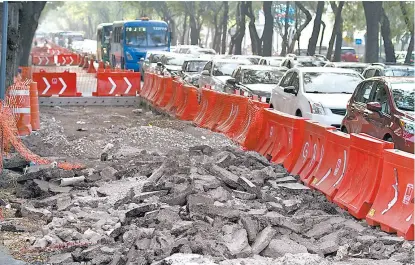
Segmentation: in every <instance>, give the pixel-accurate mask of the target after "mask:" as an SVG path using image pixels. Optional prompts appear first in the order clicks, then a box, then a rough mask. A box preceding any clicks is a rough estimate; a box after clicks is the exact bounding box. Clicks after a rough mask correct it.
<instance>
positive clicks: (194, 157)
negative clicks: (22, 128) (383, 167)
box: [17, 145, 414, 265]
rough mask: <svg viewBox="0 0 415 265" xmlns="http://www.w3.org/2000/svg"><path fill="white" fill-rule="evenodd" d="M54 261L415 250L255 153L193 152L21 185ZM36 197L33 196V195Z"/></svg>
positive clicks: (361, 256)
mask: <svg viewBox="0 0 415 265" xmlns="http://www.w3.org/2000/svg"><path fill="white" fill-rule="evenodd" d="M17 183H18V186H19V188H18V189H17V195H19V196H20V197H23V198H27V199H28V200H24V201H23V202H22V203H21V205H19V211H18V214H20V215H21V216H23V217H28V218H33V219H36V220H38V221H39V222H44V225H43V226H42V229H41V231H39V232H38V233H34V234H33V235H32V237H31V238H29V239H28V240H29V241H30V242H32V245H31V247H30V250H31V251H38V252H42V251H43V252H44V251H49V252H50V254H51V255H50V260H49V263H51V264H84V263H83V262H89V263H88V264H94V265H95V264H96V265H98V264H111V265H125V264H142V265H144V264H158V265H162V264H177V265H178V264H220V265H237V264H277V265H278V264H281V265H282V264H284V265H288V264H311V265H312V264H338V265H340V264H343V265H346V264H392V265H393V264H407V263H413V262H414V259H413V256H414V255H413V254H414V247H413V244H412V243H409V242H407V241H404V240H403V239H402V238H399V237H397V236H395V235H388V234H386V233H384V232H382V231H380V230H379V229H377V228H371V227H368V226H367V225H366V224H365V223H364V222H361V221H356V220H355V219H353V218H352V217H351V216H350V215H348V214H347V212H344V211H343V210H341V209H340V208H338V207H337V206H336V205H334V204H332V203H330V202H328V201H327V200H326V199H325V198H324V196H322V195H321V194H320V193H317V192H314V191H312V190H310V189H309V188H307V187H305V186H303V185H302V184H300V183H298V181H297V179H296V178H295V177H293V176H290V175H288V174H287V172H286V171H285V169H284V168H283V167H281V166H279V165H273V164H270V163H269V162H268V161H267V160H266V159H265V158H264V157H262V156H260V155H259V154H257V153H255V152H244V151H242V150H239V149H237V148H233V147H226V148H222V149H220V150H214V149H212V148H211V147H209V146H206V145H203V146H194V147H191V148H189V150H188V151H183V150H175V151H170V152H168V153H167V154H165V155H159V154H157V153H148V152H145V151H143V152H141V153H137V154H135V155H131V156H127V157H121V158H116V159H115V160H112V161H106V162H101V163H100V164H99V165H97V166H96V167H95V168H89V169H85V170H81V171H62V170H60V169H56V168H41V169H38V170H36V171H34V172H29V173H26V174H23V175H21V176H20V177H18V178H17ZM29 198H30V199H29Z"/></svg>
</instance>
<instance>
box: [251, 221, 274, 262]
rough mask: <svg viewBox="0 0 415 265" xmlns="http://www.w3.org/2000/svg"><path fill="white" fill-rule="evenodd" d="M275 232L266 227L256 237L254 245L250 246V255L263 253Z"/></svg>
mask: <svg viewBox="0 0 415 265" xmlns="http://www.w3.org/2000/svg"><path fill="white" fill-rule="evenodd" d="M275 233H276V231H275V230H274V229H273V228H272V227H271V226H267V227H266V228H264V229H263V230H262V231H261V232H260V233H259V234H258V236H257V237H256V239H255V242H254V244H253V245H252V254H254V255H255V254H259V253H260V252H261V251H263V250H264V249H265V248H266V247H267V246H268V245H269V243H270V242H271V240H272V238H273V237H274V236H275Z"/></svg>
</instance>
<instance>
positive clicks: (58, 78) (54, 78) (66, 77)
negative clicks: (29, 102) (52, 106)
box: [33, 70, 82, 97]
mask: <svg viewBox="0 0 415 265" xmlns="http://www.w3.org/2000/svg"><path fill="white" fill-rule="evenodd" d="M33 81H34V82H36V83H37V88H38V91H39V97H51V96H62V97H80V96H81V95H82V93H79V92H77V89H76V73H69V71H65V72H63V73H46V72H45V71H43V70H40V72H39V73H33Z"/></svg>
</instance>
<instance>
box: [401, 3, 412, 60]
mask: <svg viewBox="0 0 415 265" xmlns="http://www.w3.org/2000/svg"><path fill="white" fill-rule="evenodd" d="M399 6H400V7H401V12H402V15H403V17H404V20H405V24H406V26H407V27H408V30H409V32H410V33H411V39H410V41H409V45H408V51H407V53H406V57H405V63H408V64H409V63H410V62H411V58H412V52H413V51H414V25H413V23H411V20H410V18H409V14H408V11H407V8H406V4H405V3H404V2H403V1H402V2H401V1H400V2H399Z"/></svg>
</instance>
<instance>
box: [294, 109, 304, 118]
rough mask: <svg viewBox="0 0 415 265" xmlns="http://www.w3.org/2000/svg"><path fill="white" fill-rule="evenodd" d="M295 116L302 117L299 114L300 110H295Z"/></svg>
mask: <svg viewBox="0 0 415 265" xmlns="http://www.w3.org/2000/svg"><path fill="white" fill-rule="evenodd" d="M295 116H297V117H303V114H302V113H301V110H297V112H296V113H295Z"/></svg>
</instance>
